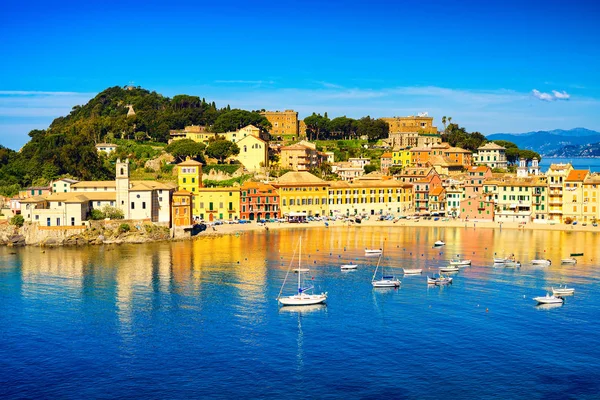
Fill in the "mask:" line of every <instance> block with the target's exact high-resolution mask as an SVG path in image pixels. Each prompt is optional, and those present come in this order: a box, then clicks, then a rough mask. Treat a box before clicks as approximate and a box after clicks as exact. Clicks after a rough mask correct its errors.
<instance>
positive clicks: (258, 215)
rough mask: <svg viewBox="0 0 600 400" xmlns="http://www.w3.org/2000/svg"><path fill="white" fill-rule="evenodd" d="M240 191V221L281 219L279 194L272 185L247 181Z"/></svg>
mask: <svg viewBox="0 0 600 400" xmlns="http://www.w3.org/2000/svg"><path fill="white" fill-rule="evenodd" d="M240 190H241V196H240V219H245V220H249V221H254V220H261V219H271V218H281V210H280V208H279V193H278V192H277V190H276V189H275V188H274V187H273V186H272V185H269V184H265V183H261V182H250V181H247V182H245V183H244V184H243V185H242V187H241V188H240Z"/></svg>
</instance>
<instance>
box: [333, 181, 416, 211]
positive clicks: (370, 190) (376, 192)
mask: <svg viewBox="0 0 600 400" xmlns="http://www.w3.org/2000/svg"><path fill="white" fill-rule="evenodd" d="M328 197H329V215H330V216H336V215H389V214H400V215H404V214H407V213H409V212H410V211H411V210H412V185H410V184H407V183H402V182H399V181H396V180H392V179H387V180H385V179H380V180H371V179H356V180H354V181H352V182H343V181H335V182H331V185H330V187H329V190H328Z"/></svg>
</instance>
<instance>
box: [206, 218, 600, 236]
mask: <svg viewBox="0 0 600 400" xmlns="http://www.w3.org/2000/svg"><path fill="white" fill-rule="evenodd" d="M327 223H328V224H329V227H341V226H349V225H350V226H356V227H361V226H381V227H389V226H397V227H403V226H405V227H412V226H416V227H419V226H420V227H447V228H470V229H473V228H476V229H515V230H548V231H565V232H600V226H596V227H595V226H592V224H588V225H587V226H583V225H579V224H578V225H566V224H558V223H557V224H552V225H551V224H536V223H526V224H521V223H517V222H501V223H500V222H477V221H468V222H466V221H462V220H448V221H442V220H438V221H434V220H425V219H419V220H405V219H403V220H399V221H397V222H393V221H377V220H374V219H373V220H363V221H362V222H361V223H360V224H357V223H348V222H343V221H341V220H338V221H327ZM324 226H325V222H323V221H313V222H308V223H303V224H296V223H287V222H282V223H280V222H274V223H267V224H258V223H250V224H224V225H218V226H215V227H214V229H213V228H212V227H209V228H208V229H207V230H206V231H204V232H202V233H200V234H199V235H198V236H197V237H207V236H220V235H230V234H240V233H243V232H247V231H268V230H277V229H292V228H315V227H319V228H322V227H324Z"/></svg>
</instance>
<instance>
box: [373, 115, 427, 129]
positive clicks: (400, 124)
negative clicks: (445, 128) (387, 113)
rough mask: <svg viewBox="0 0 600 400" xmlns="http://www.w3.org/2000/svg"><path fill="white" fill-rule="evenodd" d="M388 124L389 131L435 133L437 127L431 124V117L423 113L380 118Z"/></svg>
mask: <svg viewBox="0 0 600 400" xmlns="http://www.w3.org/2000/svg"><path fill="white" fill-rule="evenodd" d="M381 119H382V120H383V121H385V122H387V123H388V125H389V126H390V133H401V132H418V133H430V134H437V132H438V130H437V127H435V126H433V117H429V116H427V115H425V114H423V115H418V116H414V115H413V116H408V117H391V118H389V117H388V118H381Z"/></svg>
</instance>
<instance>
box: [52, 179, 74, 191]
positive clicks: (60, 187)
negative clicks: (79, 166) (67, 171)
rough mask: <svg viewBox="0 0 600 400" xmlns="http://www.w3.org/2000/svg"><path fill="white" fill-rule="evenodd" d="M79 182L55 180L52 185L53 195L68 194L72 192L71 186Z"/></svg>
mask: <svg viewBox="0 0 600 400" xmlns="http://www.w3.org/2000/svg"><path fill="white" fill-rule="evenodd" d="M77 182H79V181H78V180H76V179H70V178H62V179H58V180H55V181H54V182H52V183H51V184H50V187H51V188H52V192H53V193H60V192H62V193H66V192H70V191H71V185H73V184H75V183H77Z"/></svg>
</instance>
